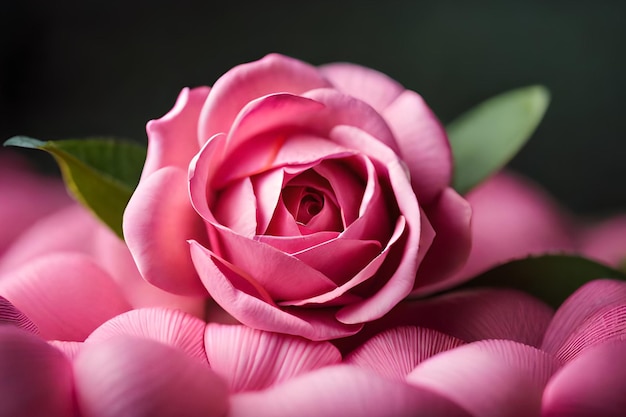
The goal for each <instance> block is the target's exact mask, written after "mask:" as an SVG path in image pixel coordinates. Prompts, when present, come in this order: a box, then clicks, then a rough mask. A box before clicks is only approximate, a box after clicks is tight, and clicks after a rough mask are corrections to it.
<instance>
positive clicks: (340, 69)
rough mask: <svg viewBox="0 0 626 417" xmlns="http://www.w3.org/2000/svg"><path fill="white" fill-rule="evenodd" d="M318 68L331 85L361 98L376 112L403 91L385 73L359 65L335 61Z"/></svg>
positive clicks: (380, 110)
mask: <svg viewBox="0 0 626 417" xmlns="http://www.w3.org/2000/svg"><path fill="white" fill-rule="evenodd" d="M319 70H320V72H321V73H322V75H324V77H326V78H327V79H328V80H329V81H330V82H331V83H332V84H333V87H335V88H336V89H338V90H339V91H341V92H342V93H345V94H348V95H350V96H352V97H355V98H358V99H359V100H363V101H364V102H366V103H367V104H369V105H370V106H372V107H373V108H374V109H376V111H378V112H382V111H383V110H384V109H385V108H386V107H387V106H388V105H389V104H391V103H392V102H393V101H394V100H395V99H396V98H397V97H398V96H399V95H400V94H402V92H403V91H405V90H404V87H403V86H402V85H400V84H399V83H398V82H397V81H395V80H393V79H392V78H390V77H388V76H387V75H385V74H383V73H381V72H378V71H376V70H373V69H371V68H366V67H362V66H360V65H355V64H350V63H344V62H337V63H332V64H326V65H322V66H321V67H319Z"/></svg>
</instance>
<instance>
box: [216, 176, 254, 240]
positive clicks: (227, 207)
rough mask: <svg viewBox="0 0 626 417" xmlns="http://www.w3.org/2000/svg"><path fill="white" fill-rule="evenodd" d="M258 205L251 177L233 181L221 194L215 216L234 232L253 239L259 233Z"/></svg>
mask: <svg viewBox="0 0 626 417" xmlns="http://www.w3.org/2000/svg"><path fill="white" fill-rule="evenodd" d="M256 213H257V203H256V196H255V195H254V190H253V188H252V181H250V178H249V177H246V178H241V179H237V180H235V181H233V182H232V183H231V184H230V185H229V186H228V187H227V188H226V189H224V190H222V191H221V192H220V193H219V197H217V198H216V201H215V209H214V210H213V214H214V215H215V218H216V220H217V221H218V222H219V223H220V224H222V225H224V226H226V227H228V228H229V229H231V230H232V231H234V232H236V233H238V234H240V235H242V236H245V237H247V238H250V239H251V238H253V237H254V235H255V234H256V232H257V223H256V217H257V214H256Z"/></svg>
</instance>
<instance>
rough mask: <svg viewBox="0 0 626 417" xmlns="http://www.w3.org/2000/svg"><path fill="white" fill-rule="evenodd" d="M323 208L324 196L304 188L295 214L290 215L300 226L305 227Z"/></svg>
mask: <svg viewBox="0 0 626 417" xmlns="http://www.w3.org/2000/svg"><path fill="white" fill-rule="evenodd" d="M323 208H324V195H323V194H321V193H320V192H318V191H316V190H314V189H312V188H309V187H307V188H305V190H304V193H303V195H302V198H301V199H300V204H299V205H298V209H297V212H296V213H292V215H294V216H293V217H294V218H295V219H296V221H297V222H298V223H300V224H304V225H306V224H307V223H308V222H309V221H311V219H312V218H313V217H315V216H316V215H317V214H319V212H320V211H322V209H323Z"/></svg>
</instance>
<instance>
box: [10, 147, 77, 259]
mask: <svg viewBox="0 0 626 417" xmlns="http://www.w3.org/2000/svg"><path fill="white" fill-rule="evenodd" d="M31 168H32V167H30V166H29V164H28V162H27V160H26V158H24V157H23V156H22V155H20V154H19V153H17V152H13V151H9V150H6V149H3V150H2V151H0V195H1V196H2V204H0V219H3V223H2V231H1V232H0V255H2V254H3V253H4V251H5V250H6V249H7V248H8V247H10V245H11V244H12V243H13V241H14V240H15V239H16V238H17V237H18V236H19V235H20V234H21V233H22V232H23V231H24V230H26V229H27V228H28V227H30V226H31V225H32V224H33V223H35V222H36V221H38V220H39V219H40V218H41V217H44V216H47V215H48V214H50V213H52V212H54V211H56V210H58V209H60V208H62V207H64V206H66V205H67V204H69V203H70V202H71V199H70V198H69V196H68V194H67V192H66V191H65V188H64V187H63V183H62V182H61V181H60V180H59V179H58V178H51V177H45V176H43V175H38V174H36V173H35V172H34V170H33V169H31ZM35 199H36V200H37V202H36V204H34V201H35Z"/></svg>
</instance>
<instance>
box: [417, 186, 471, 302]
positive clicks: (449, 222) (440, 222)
mask: <svg viewBox="0 0 626 417" xmlns="http://www.w3.org/2000/svg"><path fill="white" fill-rule="evenodd" d="M424 210H425V211H426V215H427V217H428V220H429V221H430V224H431V226H432V227H433V229H434V230H435V233H436V235H435V238H434V240H433V243H432V245H431V246H430V248H429V249H428V252H427V253H426V256H425V257H424V261H423V262H422V264H421V265H420V268H419V270H418V271H417V278H416V280H415V291H414V293H415V294H427V293H432V292H434V291H437V290H441V289H444V288H450V287H452V286H454V285H455V284H458V283H459V282H461V281H462V279H460V277H459V276H458V275H456V276H455V275H454V273H455V272H456V271H458V270H459V268H461V267H462V266H463V264H464V263H465V262H466V260H467V257H468V256H469V254H470V250H471V248H472V236H471V222H472V221H473V220H472V219H473V218H472V209H471V207H470V205H469V204H468V202H467V201H466V200H465V199H464V198H463V197H461V196H460V195H459V194H457V192H456V191H454V190H453V189H452V188H446V189H445V190H444V191H443V192H442V193H441V194H440V195H439V198H438V199H437V200H436V201H435V202H434V203H433V204H432V205H431V206H427V207H425V208H424Z"/></svg>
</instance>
